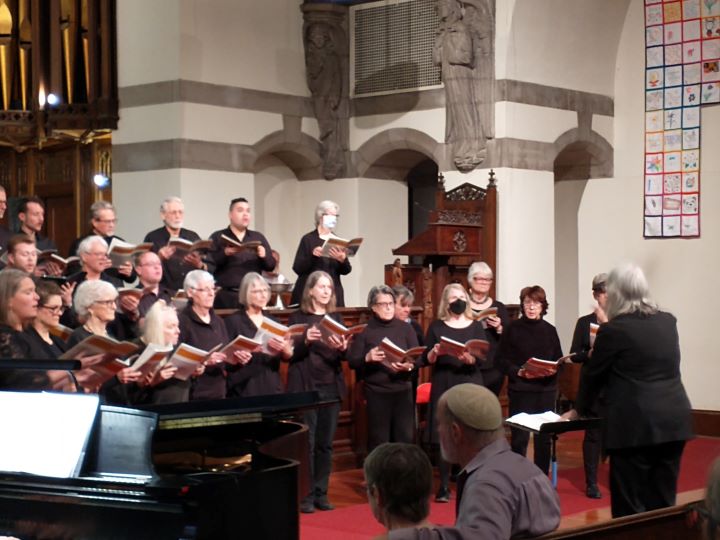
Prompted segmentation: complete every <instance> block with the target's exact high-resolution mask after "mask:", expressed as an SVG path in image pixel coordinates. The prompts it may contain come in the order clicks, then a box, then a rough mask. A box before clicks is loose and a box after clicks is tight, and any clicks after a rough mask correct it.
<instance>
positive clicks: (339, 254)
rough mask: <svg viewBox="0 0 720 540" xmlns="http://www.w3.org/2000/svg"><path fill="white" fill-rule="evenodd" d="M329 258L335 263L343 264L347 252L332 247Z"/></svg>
mask: <svg viewBox="0 0 720 540" xmlns="http://www.w3.org/2000/svg"><path fill="white" fill-rule="evenodd" d="M330 257H331V258H333V259H335V260H336V261H337V262H345V259H347V252H346V251H345V250H344V249H341V248H339V247H335V246H333V247H331V248H330Z"/></svg>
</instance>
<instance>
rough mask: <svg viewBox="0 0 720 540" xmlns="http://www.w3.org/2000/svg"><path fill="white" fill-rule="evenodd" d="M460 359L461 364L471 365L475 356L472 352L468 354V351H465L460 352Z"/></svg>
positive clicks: (474, 360)
mask: <svg viewBox="0 0 720 540" xmlns="http://www.w3.org/2000/svg"><path fill="white" fill-rule="evenodd" d="M460 361H461V362H462V363H463V364H467V365H469V366H472V365H474V364H475V362H476V358H475V357H474V356H473V355H472V354H470V353H469V352H467V351H465V352H464V353H462V354H461V355H460Z"/></svg>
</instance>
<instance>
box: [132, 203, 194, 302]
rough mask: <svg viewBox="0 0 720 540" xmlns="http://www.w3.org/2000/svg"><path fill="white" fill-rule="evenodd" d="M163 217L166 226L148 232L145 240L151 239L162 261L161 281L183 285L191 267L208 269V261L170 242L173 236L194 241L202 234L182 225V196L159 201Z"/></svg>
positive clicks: (170, 285) (176, 286)
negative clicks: (181, 251) (179, 250)
mask: <svg viewBox="0 0 720 540" xmlns="http://www.w3.org/2000/svg"><path fill="white" fill-rule="evenodd" d="M160 217H161V218H162V220H163V226H162V227H160V228H159V229H155V230H154V231H150V232H149V233H147V234H146V235H145V240H144V242H152V244H153V248H152V250H153V251H154V252H155V253H157V254H158V256H159V257H160V260H161V261H162V281H161V282H160V284H161V285H162V286H163V287H165V288H167V289H171V290H173V291H177V290H178V289H182V286H183V280H184V279H185V276H186V275H187V273H188V272H190V271H191V270H197V269H201V270H208V265H207V263H206V262H205V261H203V260H202V257H201V256H200V254H198V253H197V252H191V253H188V254H187V255H185V256H184V257H181V256H180V255H176V253H175V248H173V247H170V246H168V242H169V241H170V238H171V237H180V238H183V239H184V240H190V241H191V242H195V241H197V240H200V236H198V234H197V233H196V232H195V231H191V230H189V229H184V228H183V220H184V218H185V205H184V204H183V202H182V200H181V199H180V198H179V197H168V198H166V199H165V200H164V201H163V202H162V204H161V205H160Z"/></svg>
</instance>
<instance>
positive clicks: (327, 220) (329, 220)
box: [322, 214, 337, 229]
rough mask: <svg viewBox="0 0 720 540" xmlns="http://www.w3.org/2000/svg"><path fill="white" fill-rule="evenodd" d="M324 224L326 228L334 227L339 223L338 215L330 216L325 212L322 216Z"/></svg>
mask: <svg viewBox="0 0 720 540" xmlns="http://www.w3.org/2000/svg"><path fill="white" fill-rule="evenodd" d="M322 224H323V227H325V228H326V229H334V228H335V226H336V225H337V216H330V215H328V214H325V215H324V216H323V217H322Z"/></svg>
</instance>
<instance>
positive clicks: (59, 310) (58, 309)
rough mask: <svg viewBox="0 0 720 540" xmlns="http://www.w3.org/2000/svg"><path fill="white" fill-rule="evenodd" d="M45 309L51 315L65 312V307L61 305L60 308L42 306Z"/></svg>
mask: <svg viewBox="0 0 720 540" xmlns="http://www.w3.org/2000/svg"><path fill="white" fill-rule="evenodd" d="M40 307H41V308H43V309H47V310H48V311H49V312H50V313H62V311H63V305H62V304H60V305H59V306H40Z"/></svg>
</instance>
